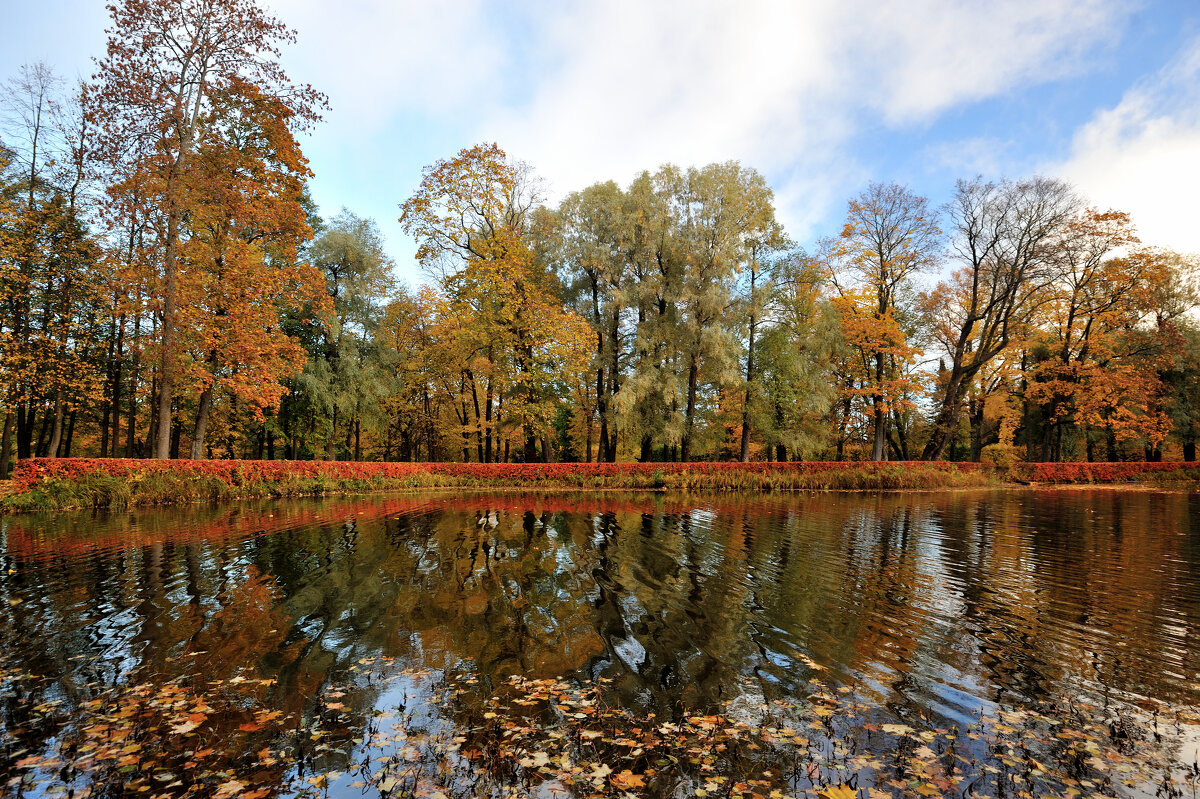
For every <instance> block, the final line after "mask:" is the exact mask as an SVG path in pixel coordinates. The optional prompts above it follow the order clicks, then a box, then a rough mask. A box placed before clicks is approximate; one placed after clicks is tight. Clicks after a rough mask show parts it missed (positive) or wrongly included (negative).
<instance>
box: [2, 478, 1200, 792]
mask: <svg viewBox="0 0 1200 799" xmlns="http://www.w3.org/2000/svg"><path fill="white" fill-rule="evenodd" d="M0 552H2V554H3V564H2V565H3V569H2V571H3V574H2V575H0V643H2V646H3V655H2V657H3V662H4V664H5V666H6V667H18V666H19V667H20V668H23V669H25V670H27V671H28V672H30V673H32V674H36V675H37V676H38V678H39V680H40V681H41V682H39V687H38V689H37V690H38V691H39V692H40V693H39V698H40V699H42V700H43V701H55V702H59V703H63V704H65V705H66V706H68V707H69V706H72V703H82V702H84V701H85V698H86V692H83V691H82V690H81V689H80V686H85V685H88V684H94V683H96V682H97V681H100V682H102V683H106V684H112V683H119V682H122V681H128V682H130V683H133V682H153V683H156V684H157V683H167V682H169V681H171V680H175V681H176V682H177V683H178V684H181V685H187V684H193V683H196V682H198V681H208V682H209V683H213V682H215V681H224V680H241V679H246V678H247V677H248V676H249V677H250V678H253V679H258V680H261V681H262V688H261V689H260V690H259V691H258V694H257V699H258V700H259V701H261V702H263V703H264V704H265V706H268V707H272V708H277V709H279V710H280V711H285V712H289V713H290V712H297V713H302V712H305V710H306V708H307V709H309V710H311V706H312V703H313V701H314V697H316V696H317V695H318V694H319V693H320V692H321V691H322V690H323V689H326V688H328V686H330V685H335V684H338V685H340V684H341V683H342V682H345V681H347V680H349V679H350V678H349V677H348V675H351V674H352V673H353V671H354V669H355V668H356V667H357V666H356V664H363V663H367V662H372V663H376V662H384V663H387V664H390V667H392V668H394V669H396V670H397V672H399V671H401V670H412V669H421V670H428V671H430V672H435V673H436V672H443V671H447V670H449V671H455V672H458V673H469V674H472V675H475V676H476V677H477V678H478V679H479V680H480V682H481V684H483V685H485V686H488V687H491V686H495V685H499V684H501V683H503V681H504V680H505V679H506V678H508V677H509V676H511V675H521V676H524V677H534V678H541V677H545V678H551V677H560V676H562V677H567V678H570V679H574V680H580V681H583V680H591V679H596V678H605V679H606V680H611V681H612V682H611V683H610V686H611V691H612V696H613V697H615V698H614V700H613V701H616V702H619V703H620V704H621V705H622V706H624V707H629V708H637V709H638V710H639V711H643V710H644V711H647V712H655V713H656V714H658V717H660V718H670V717H679V716H683V715H686V714H689V713H696V712H707V711H710V710H711V709H713V708H715V707H717V706H718V705H720V704H721V703H728V702H730V701H731V700H733V701H738V700H741V699H744V700H745V701H746V702H747V703H748V704H760V703H762V702H769V701H771V700H772V699H778V698H781V697H783V698H787V697H794V698H803V697H804V696H806V694H807V692H808V691H809V690H810V681H811V680H812V679H813V677H814V676H815V675H820V677H821V679H823V680H826V681H827V682H830V683H832V684H833V685H844V684H851V683H853V684H855V685H856V686H859V688H858V689H856V690H862V691H864V692H865V695H866V697H867V698H868V701H869V702H870V703H871V705H872V706H873V707H874V708H875V710H876V711H877V713H878V714H879V716H880V717H881V718H883V719H884V720H885V721H886V720H891V721H895V722H897V723H906V724H912V725H922V724H923V725H940V726H954V725H966V724H969V723H971V722H972V720H975V719H978V717H979V715H980V714H981V713H989V712H993V711H994V710H995V709H996V708H997V707H1023V706H1030V707H1033V706H1037V705H1038V704H1039V703H1043V702H1046V701H1050V700H1058V699H1061V698H1062V697H1064V696H1068V697H1080V698H1082V699H1083V700H1084V701H1087V702H1091V703H1095V704H1096V705H1097V706H1099V707H1105V706H1107V705H1109V704H1110V703H1118V702H1119V703H1129V704H1130V705H1133V706H1136V705H1137V704H1138V703H1146V702H1150V701H1153V702H1157V703H1165V704H1167V705H1169V706H1174V707H1180V708H1196V707H1200V637H1198V636H1197V631H1198V627H1200V496H1198V495H1196V494H1194V493H1185V492H1181V493H1170V492H1152V491H1113V490H1055V491H1035V490H1030V491H1012V490H1004V491H970V492H955V493H928V494H882V495H874V494H817V495H794V496H785V497H779V496H771V497H728V496H683V495H680V496H670V495H656V494H642V495H638V494H628V495H627V494H615V493H606V494H594V495H571V494H553V495H536V494H496V493H481V494H462V493H455V494H450V493H438V494H429V495H423V496H416V497H401V498H397V497H387V498H382V499H368V500H364V499H356V500H326V501H318V500H313V501H305V502H282V503H248V504H241V505H236V506H227V507H222V508H185V509H174V510H158V511H139V512H126V513H111V514H104V513H95V514H58V515H35V516H13V517H7V518H3V519H0ZM380 659H382V661H381V660H380ZM19 693H20V692H19V691H18V692H13V691H6V692H5V695H4V696H3V697H0V698H2V699H3V707H4V716H3V718H0V723H2V724H3V725H4V727H5V728H6V729H7V730H9V731H10V732H11V730H14V729H20V736H17V737H19V738H20V745H17V744H14V743H12V742H11V741H10V742H9V744H8V745H7V748H6V749H5V752H7V753H8V755H9V757H8V759H7V761H6V758H5V754H4V752H0V780H8V779H10V778H11V775H12V774H13V773H15V771H14V768H15V766H14V763H15V761H16V760H17V759H18V758H19V757H20V756H21V755H26V756H27V755H28V752H30V751H37V747H38V744H39V743H40V742H39V741H38V740H37V738H38V736H39V735H45V736H52V735H53V734H54V730H53V729H41V728H39V727H38V726H37V725H36V724H30V723H29V721H28V719H26V718H24V716H23V715H22V713H21V711H20V707H22V705H21V701H23V700H22V697H20V696H18V694H19ZM394 700H395V696H394V695H391V694H389V693H388V692H387V691H385V690H382V689H377V690H369V691H358V692H355V691H350V692H348V695H347V696H346V697H345V698H343V699H342V702H340V703H339V704H344V705H345V706H346V707H345V713H346V717H347V719H348V721H347V723H348V725H349V726H350V727H354V726H355V725H359V726H362V725H365V724H367V723H368V722H369V720H370V718H371V714H372V712H373V711H377V710H378V709H379V708H380V707H381V706H382V705H383V704H384V703H386V702H389V701H394ZM1186 740H1187V739H1186V736H1185V741H1186ZM1182 745H1183V746H1188V745H1191V744H1189V743H1186V742H1185V743H1184V744H1182ZM1180 754H1181V756H1182V757H1183V758H1184V759H1187V760H1190V755H1189V754H1188V753H1187V752H1181V753H1180ZM334 759H335V760H336V757H335V758H334ZM344 765H345V764H343V767H344ZM332 766H333V767H336V766H337V763H336V762H335V763H333V764H332ZM334 787H335V788H338V786H336V785H335V786H334ZM340 789H342V790H344V791H347V793H346V794H345V795H358V794H359V792H358V791H357V790H355V789H351V788H347V787H345V786H344V785H343V786H341V788H340Z"/></svg>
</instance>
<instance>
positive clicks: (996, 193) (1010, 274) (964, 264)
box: [922, 178, 1076, 460]
mask: <svg viewBox="0 0 1200 799" xmlns="http://www.w3.org/2000/svg"><path fill="white" fill-rule="evenodd" d="M1075 203H1076V201H1075V198H1074V196H1073V194H1072V192H1071V189H1070V187H1069V186H1067V185H1066V184H1064V183H1062V182H1061V181H1057V180H1050V179H1046V178H1033V179H1030V180H1024V181H1016V182H1013V181H1007V180H1006V181H1001V182H998V183H996V182H989V181H984V180H982V179H979V178H976V179H975V180H971V181H959V182H958V185H957V188H956V190H955V194H954V198H953V199H952V200H951V201H950V203H949V204H948V207H947V213H948V217H949V225H950V242H949V244H950V259H951V262H952V263H955V264H957V265H958V268H957V269H956V270H955V271H954V273H953V274H952V275H951V277H950V279H949V280H947V281H944V282H942V283H940V284H939V285H938V286H937V288H936V289H934V290H933V291H932V292H930V293H928V294H927V295H925V296H924V297H923V300H922V308H923V310H924V312H925V313H926V314H927V315H929V316H930V317H931V318H932V319H934V320H936V321H935V323H934V324H933V325H932V329H933V334H934V339H935V341H936V342H937V343H938V344H939V345H940V348H941V349H942V351H943V352H944V353H945V355H946V356H947V357H948V361H947V363H946V373H945V374H943V375H941V376H940V381H939V392H940V394H941V396H940V397H939V398H938V411H937V414H936V417H935V419H934V421H933V426H932V429H931V430H930V433H929V438H928V440H927V441H926V443H925V448H924V452H923V453H922V456H923V457H924V458H925V459H926V460H930V459H939V458H941V457H942V456H943V454H944V453H945V450H946V445H947V444H948V443H949V441H950V439H951V437H952V436H953V435H954V432H955V430H956V428H957V426H958V422H959V418H960V414H961V412H962V407H963V400H964V397H965V396H966V394H967V392H968V391H969V390H970V389H971V387H972V386H973V384H974V381H975V380H976V379H977V377H978V376H979V375H980V373H981V371H982V370H984V369H985V368H986V367H988V366H989V365H990V364H991V362H992V361H993V360H994V359H995V358H997V357H998V356H999V355H1000V354H1001V353H1002V352H1003V351H1004V350H1005V348H1007V347H1008V346H1009V344H1010V343H1011V342H1012V340H1013V337H1014V334H1015V333H1017V331H1018V330H1019V329H1020V323H1021V321H1022V316H1023V315H1024V314H1027V313H1029V311H1030V310H1031V305H1033V304H1035V303H1036V302H1037V301H1038V299H1039V297H1040V295H1041V290H1042V288H1043V287H1044V286H1045V285H1046V283H1047V282H1048V281H1049V280H1050V275H1051V266H1052V264H1053V262H1054V257H1055V254H1056V249H1055V244H1056V241H1057V239H1056V237H1057V235H1058V234H1059V232H1060V231H1061V229H1062V226H1063V224H1064V223H1065V222H1066V220H1067V219H1068V217H1069V215H1070V214H1071V213H1072V212H1073V211H1074V207H1075ZM971 418H972V419H973V420H977V419H979V418H980V417H979V416H978V415H972V417H971ZM975 439H976V443H977V445H976V446H975V447H974V452H973V453H972V454H973V459H978V456H979V452H978V449H979V447H978V441H979V437H978V436H975Z"/></svg>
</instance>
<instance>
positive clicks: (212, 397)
mask: <svg viewBox="0 0 1200 799" xmlns="http://www.w3.org/2000/svg"><path fill="white" fill-rule="evenodd" d="M214 102H215V105H214V116H216V117H218V118H220V120H221V122H220V123H219V124H213V125H206V126H205V128H204V136H203V138H202V139H201V140H200V142H198V144H197V147H196V149H195V151H194V152H193V154H192V158H191V162H190V163H189V165H188V168H187V169H186V170H185V171H184V173H183V176H182V180H181V190H180V197H181V204H182V205H183V206H185V207H187V208H188V209H189V214H188V218H187V221H186V228H187V230H188V236H187V237H186V239H185V240H184V241H183V242H182V243H181V246H180V253H179V262H180V263H181V264H182V265H184V267H185V268H184V269H183V270H182V271H181V274H180V275H179V276H178V278H177V280H176V285H177V311H178V318H179V320H180V322H181V325H180V330H179V331H178V337H179V342H180V347H181V351H182V353H184V354H185V357H184V358H183V359H182V362H181V373H182V374H183V375H184V376H185V377H186V379H187V380H188V382H190V383H191V384H192V385H193V386H194V388H195V391H196V392H197V393H198V395H199V397H198V400H197V408H196V416H195V424H194V426H193V428H192V437H191V457H192V458H193V459H198V458H202V457H204V453H205V448H204V441H205V434H206V431H207V427H208V423H209V416H210V412H211V410H212V406H213V403H214V401H216V400H217V399H219V398H220V397H221V396H222V395H223V394H224V395H226V396H228V397H230V398H231V399H232V401H234V402H240V403H242V404H243V405H244V407H246V408H248V409H250V411H251V412H252V413H253V414H254V415H255V416H256V417H261V415H262V412H263V411H264V410H266V409H268V408H271V407H275V406H277V405H278V403H279V400H280V398H281V397H282V395H283V394H284V393H285V391H286V388H285V386H284V384H283V380H284V378H285V377H288V376H291V375H293V374H296V373H299V372H300V371H301V369H302V368H303V367H304V363H305V360H306V358H305V355H306V353H305V352H304V349H303V347H302V346H301V344H300V342H299V341H298V340H297V339H296V338H294V337H292V336H289V335H288V332H287V331H286V330H285V329H284V325H283V319H282V317H283V315H284V314H285V313H286V312H288V311H289V310H290V311H292V312H300V313H303V312H305V310H307V312H309V313H312V314H314V315H316V316H318V317H320V316H321V315H323V314H324V312H325V310H326V308H327V307H328V305H329V303H328V300H326V299H325V297H324V291H323V289H324V281H323V280H322V278H321V275H320V273H319V272H318V271H317V270H316V269H314V268H313V267H311V266H309V265H308V264H305V263H302V262H301V261H300V247H301V245H302V244H303V242H305V241H306V240H307V239H308V238H309V237H310V235H311V230H310V228H309V227H308V224H307V219H306V214H305V209H304V207H303V205H302V203H301V197H302V192H303V187H304V180H305V179H306V178H307V177H308V176H309V175H310V174H311V173H310V172H309V170H308V167H307V163H306V161H305V159H304V157H303V156H302V155H301V153H300V147H299V144H298V142H297V141H296V139H295V137H294V135H293V133H292V130H291V129H290V127H289V119H290V117H291V112H290V110H289V109H288V108H287V107H286V106H285V105H284V104H283V103H282V102H280V101H279V100H278V98H274V97H270V96H266V95H261V94H258V93H257V92H255V91H254V90H253V89H249V88H248V89H245V90H244V91H242V92H240V93H239V94H238V95H231V96H227V97H223V98H221V99H220V102H219V103H216V101H214ZM228 102H238V103H239V105H238V107H236V108H226V107H224V104H225V103H228Z"/></svg>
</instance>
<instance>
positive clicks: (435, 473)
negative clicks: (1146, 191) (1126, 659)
mask: <svg viewBox="0 0 1200 799" xmlns="http://www.w3.org/2000/svg"><path fill="white" fill-rule="evenodd" d="M1030 478H1035V479H1030ZM1036 478H1042V479H1036ZM988 488H993V489H994V488H1004V489H1007V490H1012V489H1031V490H1045V489H1047V488H1054V489H1063V488H1066V489H1083V488H1087V489H1096V488H1106V489H1118V490H1139V491H1147V490H1150V491H1163V490H1183V491H1186V490H1194V489H1200V464H1196V463H1184V462H1180V463H1117V464H1111V463H1096V464H1088V463H1067V464H1061V463H1059V464H1040V463H1037V464H1028V463H1021V464H1016V465H1014V466H1012V467H1010V468H1008V469H1002V468H997V467H993V466H988V465H981V464H978V463H957V462H946V461H934V462H926V461H883V462H871V461H858V462H836V461H813V462H795V463H761V462H756V463H735V462H715V463H714V462H700V463H688V464H680V463H618V464H595V463H591V464H576V463H568V464H561V463H557V464H556V463H550V464H541V463H537V464H473V463H468V464H462V463H427V464H422V463H395V462H389V463H376V462H372V463H363V462H349V461H186V460H173V461H151V460H145V461H141V460H125V459H104V460H102V459H89V458H73V459H56V460H49V459H31V460H25V461H21V462H19V463H18V464H17V468H16V469H15V470H14V472H13V479H12V480H10V481H3V482H0V513H21V512H37V511H67V510H84V509H107V508H133V507H157V506H169V505H185V504H193V503H198V502H228V501H235V500H247V499H286V498H299V497H330V496H363V495H368V494H382V493H399V492H412V491H443V490H454V489H459V490H462V489H466V490H471V491H479V492H487V491H498V492H503V491H509V492H511V491H531V492H540V493H579V492H631V491H632V492H650V493H677V492H682V493H693V492H706V493H749V494H772V493H823V492H846V493H864V492H869V493H895V492H915V493H926V492H941V491H959V490H966V489H988Z"/></svg>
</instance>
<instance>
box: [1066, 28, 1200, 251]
mask: <svg viewBox="0 0 1200 799" xmlns="http://www.w3.org/2000/svg"><path fill="white" fill-rule="evenodd" d="M1054 171H1055V172H1058V173H1060V174H1062V175H1063V176H1065V177H1067V178H1069V179H1070V180H1072V181H1074V182H1075V183H1076V184H1077V185H1078V186H1079V188H1080V189H1081V190H1082V192H1083V193H1084V194H1085V195H1086V196H1087V197H1088V198H1089V200H1090V201H1091V202H1093V203H1094V204H1096V205H1098V206H1101V207H1113V208H1119V209H1121V210H1124V211H1129V212H1130V213H1131V214H1133V218H1134V221H1135V222H1136V223H1137V225H1138V230H1139V234H1140V236H1141V239H1142V241H1144V242H1145V243H1147V244H1152V245H1157V246H1164V247H1170V248H1172V249H1175V250H1179V251H1181V252H1192V253H1200V223H1198V221H1197V203H1196V193H1197V187H1198V186H1200V39H1198V40H1196V41H1193V42H1192V44H1191V46H1190V47H1188V48H1186V49H1185V50H1184V51H1183V53H1182V54H1181V55H1180V56H1179V57H1177V58H1176V59H1175V60H1174V61H1172V62H1171V63H1170V64H1168V65H1167V66H1166V67H1165V68H1164V69H1163V70H1162V71H1161V72H1159V73H1158V74H1157V75H1155V76H1154V77H1153V78H1151V79H1150V80H1147V81H1144V82H1143V83H1141V84H1139V85H1137V86H1135V87H1134V88H1132V89H1130V90H1129V91H1128V92H1127V93H1126V94H1125V96H1124V97H1123V98H1122V99H1121V102H1120V103H1118V104H1117V106H1116V107H1115V108H1111V109H1107V110H1104V111H1101V112H1099V113H1097V114H1096V115H1095V116H1094V117H1093V118H1092V119H1091V121H1089V122H1088V123H1087V124H1086V125H1084V126H1083V127H1082V128H1081V129H1080V130H1079V131H1078V132H1077V133H1076V135H1075V138H1074V141H1073V144H1072V154H1071V157H1070V159H1069V160H1068V161H1067V162H1066V163H1065V164H1063V165H1061V166H1060V167H1058V168H1057V169H1055V170H1054Z"/></svg>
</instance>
